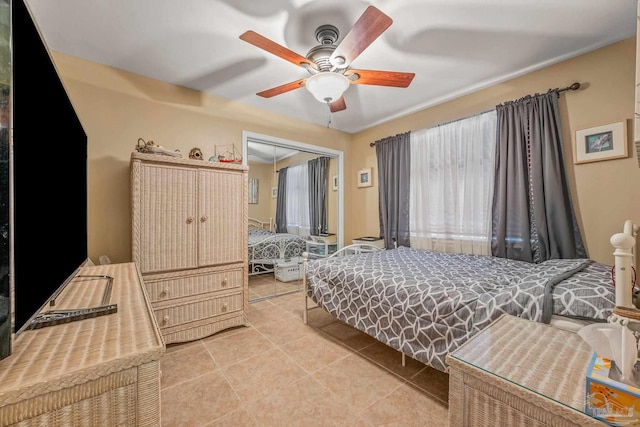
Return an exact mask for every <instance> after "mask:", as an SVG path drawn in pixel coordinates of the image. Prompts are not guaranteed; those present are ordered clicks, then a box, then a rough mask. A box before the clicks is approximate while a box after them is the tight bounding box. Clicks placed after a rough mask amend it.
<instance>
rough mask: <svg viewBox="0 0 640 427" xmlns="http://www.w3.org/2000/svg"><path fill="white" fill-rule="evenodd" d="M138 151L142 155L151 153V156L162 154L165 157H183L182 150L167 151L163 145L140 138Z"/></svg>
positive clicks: (137, 146)
mask: <svg viewBox="0 0 640 427" xmlns="http://www.w3.org/2000/svg"><path fill="white" fill-rule="evenodd" d="M136 151H138V152H140V153H149V154H162V155H165V156H173V157H182V154H181V153H180V150H175V151H171V150H167V149H166V148H164V147H162V146H161V145H157V144H156V143H154V142H153V141H151V140H149V141H145V140H144V139H142V138H138V144H137V145H136Z"/></svg>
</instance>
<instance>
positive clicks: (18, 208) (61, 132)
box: [10, 0, 88, 333]
mask: <svg viewBox="0 0 640 427" xmlns="http://www.w3.org/2000/svg"><path fill="white" fill-rule="evenodd" d="M11 6H12V26H11V27H12V48H13V62H12V69H13V83H12V92H13V93H12V111H13V189H14V191H13V213H14V215H13V239H12V240H13V252H12V259H13V269H12V270H11V272H10V274H11V275H12V278H13V285H14V290H15V292H14V295H13V300H14V309H15V313H14V315H15V323H14V332H15V333H19V332H20V331H21V329H22V328H23V326H24V325H25V324H26V323H27V322H28V321H29V320H30V319H31V318H32V317H33V315H34V314H35V313H37V312H38V311H39V310H40V308H41V307H43V305H44V304H46V302H47V300H48V299H49V298H50V297H51V296H52V295H53V294H54V292H55V291H56V290H57V289H58V288H59V287H60V286H62V285H63V284H64V283H65V282H66V280H67V279H68V278H69V277H70V276H72V275H73V273H74V272H75V271H76V270H77V268H78V267H80V266H81V265H82V264H83V263H84V262H85V261H86V260H87V256H88V255H87V135H86V133H85V131H84V129H83V127H82V124H81V123H80V120H79V118H78V116H77V115H76V112H75V110H74V107H73V105H72V103H71V101H70V99H69V97H68V95H67V92H66V90H65V87H64V85H63V82H62V80H61V79H60V77H59V75H58V72H57V70H56V68H55V66H54V64H53V61H52V59H51V57H50V54H49V50H48V48H47V46H46V43H45V42H43V40H42V39H41V35H40V33H39V31H38V28H37V23H35V22H34V21H33V19H32V15H31V14H30V11H29V9H28V6H27V5H26V4H25V2H24V1H23V0H12V1H11Z"/></svg>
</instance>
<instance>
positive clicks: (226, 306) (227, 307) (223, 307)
mask: <svg viewBox="0 0 640 427" xmlns="http://www.w3.org/2000/svg"><path fill="white" fill-rule="evenodd" d="M228 309H229V303H226V302H225V303H224V304H222V312H223V313H224V312H225V311H227V310H228Z"/></svg>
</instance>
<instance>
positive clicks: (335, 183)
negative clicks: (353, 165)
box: [332, 175, 338, 191]
mask: <svg viewBox="0 0 640 427" xmlns="http://www.w3.org/2000/svg"><path fill="white" fill-rule="evenodd" d="M332 181H333V191H338V175H333V178H332Z"/></svg>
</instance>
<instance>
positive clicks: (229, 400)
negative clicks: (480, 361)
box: [161, 292, 449, 427]
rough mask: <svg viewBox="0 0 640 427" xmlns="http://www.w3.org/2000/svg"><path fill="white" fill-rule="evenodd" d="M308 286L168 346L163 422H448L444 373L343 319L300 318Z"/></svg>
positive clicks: (317, 313)
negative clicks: (242, 319)
mask: <svg viewBox="0 0 640 427" xmlns="http://www.w3.org/2000/svg"><path fill="white" fill-rule="evenodd" d="M303 304H304V297H303V294H302V292H296V293H293V294H287V295H282V296H278V297H275V298H271V299H266V300H262V301H259V302H253V303H250V304H249V322H250V325H249V326H246V327H238V328H234V329H230V330H227V331H223V332H220V333H218V334H215V335H213V336H210V337H207V338H205V339H201V340H198V341H194V342H190V343H186V344H177V345H169V346H167V353H166V354H165V355H164V356H163V358H162V359H161V369H162V377H161V388H162V394H161V399H162V425H163V426H171V427H174V426H199V427H200V426H206V427H211V426H233V427H239V426H349V427H351V426H354V427H359V426H362V427H365V426H382V425H384V426H446V425H447V424H448V421H447V416H448V404H447V396H448V381H449V377H448V375H447V374H445V373H442V372H439V371H436V370H434V369H431V368H429V367H426V366H425V365H423V364H422V363H419V362H417V361H415V360H413V359H411V358H408V357H407V358H406V366H404V367H403V366H402V363H401V361H402V359H401V355H400V353H398V352H397V351H395V350H393V349H391V348H390V347H387V346H385V345H383V344H381V343H379V342H377V341H376V340H374V339H373V338H371V337H369V336H368V335H366V334H364V333H362V332H359V331H357V330H355V329H353V328H351V327H350V326H348V325H346V324H344V323H342V322H340V321H338V320H336V319H335V318H333V317H332V316H330V315H329V314H328V313H326V312H325V311H324V310H322V309H321V308H316V309H314V310H312V311H310V312H309V321H308V324H307V325H305V324H304V323H303V322H302V309H303Z"/></svg>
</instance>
